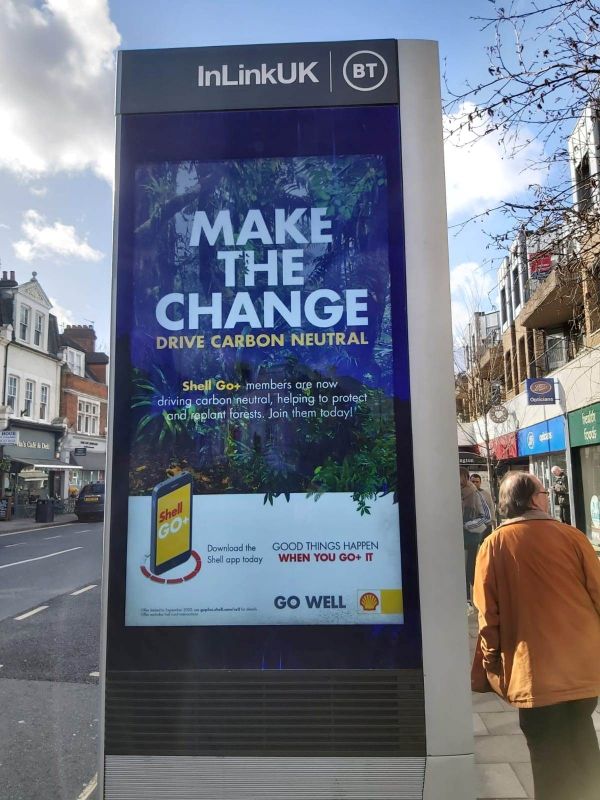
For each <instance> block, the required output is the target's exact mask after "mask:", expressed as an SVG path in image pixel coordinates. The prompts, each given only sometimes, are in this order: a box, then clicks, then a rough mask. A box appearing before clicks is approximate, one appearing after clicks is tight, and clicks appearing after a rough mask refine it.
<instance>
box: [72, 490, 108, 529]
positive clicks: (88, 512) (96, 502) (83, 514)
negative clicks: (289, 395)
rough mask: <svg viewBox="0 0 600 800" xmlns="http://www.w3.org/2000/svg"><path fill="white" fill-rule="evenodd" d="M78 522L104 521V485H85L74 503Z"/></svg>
mask: <svg viewBox="0 0 600 800" xmlns="http://www.w3.org/2000/svg"><path fill="white" fill-rule="evenodd" d="M75 513H76V514H77V519H78V520H86V519H99V520H100V519H104V483H103V482H97V483H86V485H85V486H84V487H83V488H82V489H81V491H80V492H79V496H78V498H77V500H76V501H75Z"/></svg>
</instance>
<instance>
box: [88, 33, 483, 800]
mask: <svg viewBox="0 0 600 800" xmlns="http://www.w3.org/2000/svg"><path fill="white" fill-rule="evenodd" d="M113 275H114V283H113V334H112V335H113V338H112V350H111V353H112V375H111V382H110V388H111V415H112V416H111V419H110V458H109V478H108V482H109V505H108V509H109V510H108V513H107V520H108V536H107V547H106V554H105V577H104V593H103V600H104V635H103V636H104V638H103V667H102V670H103V671H102V681H101V684H102V702H103V708H102V748H103V749H102V764H101V770H100V793H101V797H102V798H105V800H125V798H127V800H134V799H135V798H140V800H142V798H143V800H151V799H152V798H156V799H157V800H158V799H159V798H160V800H163V799H164V798H166V797H173V798H177V799H178V800H209V799H211V798H217V797H218V798H223V800H244V799H245V798H261V799H262V798H274V799H275V798H276V800H284V798H298V799H300V798H341V797H344V798H371V797H372V798H405V799H408V800H416V798H428V800H434V798H439V799H440V800H441V798H444V800H454V798H456V800H469V798H471V797H474V790H473V785H472V762H473V756H472V753H473V742H472V732H471V731H472V728H471V710H470V698H469V693H468V685H467V676H468V664H467V641H466V619H465V610H464V609H465V597H464V565H463V548H462V544H461V530H462V528H461V524H460V511H459V505H460V503H459V493H458V474H457V463H456V430H455V413H454V392H453V387H454V381H453V371H452V342H451V324H450V304H449V297H450V294H449V278H448V255H447V231H446V216H445V189H444V175H443V153H442V136H441V111H440V93H439V67H438V56H437V47H436V45H435V43H432V42H417V41H400V42H398V41H396V40H378V41H353V42H328V43H324V42H319V43H307V44H282V45H276V44H269V45H252V46H236V47H211V48H192V49H178V50H155V51H123V52H121V53H120V54H119V65H118V87H117V179H116V195H115V240H114V273H113Z"/></svg>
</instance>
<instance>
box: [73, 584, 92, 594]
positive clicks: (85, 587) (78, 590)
mask: <svg viewBox="0 0 600 800" xmlns="http://www.w3.org/2000/svg"><path fill="white" fill-rule="evenodd" d="M96 586H98V584H97V583H90V585H89V586H84V587H83V589H77V591H76V592H71V597H77V595H78V594H83V593H84V592H89V590H90V589H95V588H96Z"/></svg>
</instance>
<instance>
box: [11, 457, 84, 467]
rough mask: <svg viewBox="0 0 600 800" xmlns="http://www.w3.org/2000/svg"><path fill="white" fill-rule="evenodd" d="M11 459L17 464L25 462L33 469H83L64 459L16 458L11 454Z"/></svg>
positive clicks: (24, 463)
mask: <svg viewBox="0 0 600 800" xmlns="http://www.w3.org/2000/svg"><path fill="white" fill-rule="evenodd" d="M10 460H11V461H14V462H15V463H16V464H23V465H25V466H26V467H32V468H33V469H52V470H55V471H56V470H61V471H64V470H71V469H81V467H77V466H73V465H72V464H65V463H64V461H55V460H54V459H52V458H14V457H12V456H11V459H10Z"/></svg>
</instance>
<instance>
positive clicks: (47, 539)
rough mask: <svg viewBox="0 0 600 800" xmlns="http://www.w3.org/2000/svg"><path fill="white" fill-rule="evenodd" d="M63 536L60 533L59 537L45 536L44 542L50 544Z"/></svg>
mask: <svg viewBox="0 0 600 800" xmlns="http://www.w3.org/2000/svg"><path fill="white" fill-rule="evenodd" d="M60 537H61V534H60V533H59V534H58V535H57V536H44V541H45V542H49V541H50V539H60Z"/></svg>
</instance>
